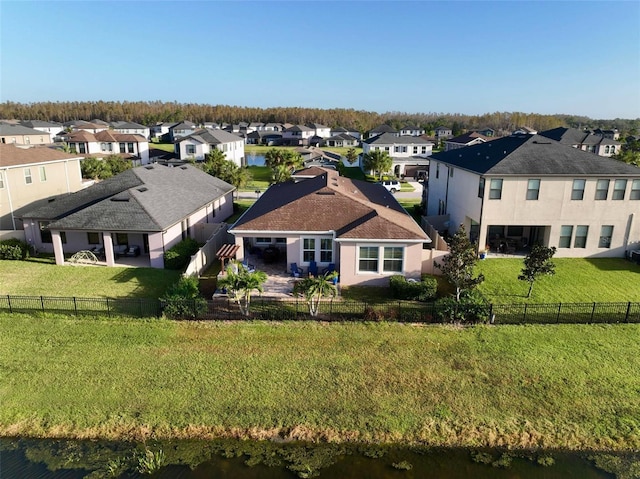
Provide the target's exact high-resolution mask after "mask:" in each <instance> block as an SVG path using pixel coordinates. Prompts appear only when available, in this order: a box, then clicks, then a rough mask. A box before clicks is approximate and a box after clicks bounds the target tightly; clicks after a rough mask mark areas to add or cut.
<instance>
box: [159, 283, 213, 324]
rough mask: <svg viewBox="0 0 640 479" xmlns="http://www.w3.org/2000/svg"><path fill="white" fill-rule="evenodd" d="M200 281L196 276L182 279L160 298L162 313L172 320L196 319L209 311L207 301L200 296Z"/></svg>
mask: <svg viewBox="0 0 640 479" xmlns="http://www.w3.org/2000/svg"><path fill="white" fill-rule="evenodd" d="M198 286H199V280H198V278H197V277H195V276H188V277H182V278H180V279H179V280H178V282H177V283H175V284H174V285H172V286H170V287H169V289H168V290H167V293H166V294H165V295H164V296H163V297H162V298H160V301H162V311H163V313H164V314H165V316H167V317H169V318H171V319H195V318H196V317H197V316H198V314H200V313H202V312H204V311H205V310H206V309H207V301H206V300H205V299H204V298H203V297H202V296H200V289H199V287H198Z"/></svg>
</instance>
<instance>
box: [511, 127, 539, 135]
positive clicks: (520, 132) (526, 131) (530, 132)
mask: <svg viewBox="0 0 640 479" xmlns="http://www.w3.org/2000/svg"><path fill="white" fill-rule="evenodd" d="M537 133H538V131H537V130H534V129H533V128H531V127H528V126H521V127H520V128H518V129H517V130H516V131H514V132H513V133H512V135H536V134H537Z"/></svg>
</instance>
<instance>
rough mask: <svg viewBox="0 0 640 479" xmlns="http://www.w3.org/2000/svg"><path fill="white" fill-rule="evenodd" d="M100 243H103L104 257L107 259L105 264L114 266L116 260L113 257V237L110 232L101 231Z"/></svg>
mask: <svg viewBox="0 0 640 479" xmlns="http://www.w3.org/2000/svg"><path fill="white" fill-rule="evenodd" d="M102 243H103V244H104V257H105V259H106V261H107V266H115V265H116V261H115V259H114V258H113V239H112V238H111V233H109V232H107V231H105V232H104V233H102Z"/></svg>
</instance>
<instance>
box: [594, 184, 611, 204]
mask: <svg viewBox="0 0 640 479" xmlns="http://www.w3.org/2000/svg"><path fill="white" fill-rule="evenodd" d="M607 196H609V180H598V182H597V183H596V200H606V199H607Z"/></svg>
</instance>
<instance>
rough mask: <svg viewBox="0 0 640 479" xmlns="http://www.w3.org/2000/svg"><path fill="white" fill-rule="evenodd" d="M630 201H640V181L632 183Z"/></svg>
mask: <svg viewBox="0 0 640 479" xmlns="http://www.w3.org/2000/svg"><path fill="white" fill-rule="evenodd" d="M629 199H630V200H640V180H633V181H632V182H631V191H630V192H629Z"/></svg>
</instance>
